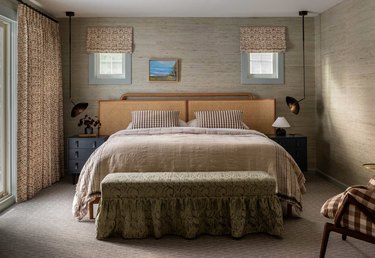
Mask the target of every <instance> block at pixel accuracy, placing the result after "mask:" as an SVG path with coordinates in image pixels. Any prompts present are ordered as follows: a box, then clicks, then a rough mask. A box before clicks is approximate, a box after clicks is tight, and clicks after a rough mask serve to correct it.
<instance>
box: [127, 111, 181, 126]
mask: <svg viewBox="0 0 375 258" xmlns="http://www.w3.org/2000/svg"><path fill="white" fill-rule="evenodd" d="M131 115H132V123H133V125H132V129H140V128H154V127H176V126H178V120H179V116H180V111H171V110H139V111H132V112H131Z"/></svg>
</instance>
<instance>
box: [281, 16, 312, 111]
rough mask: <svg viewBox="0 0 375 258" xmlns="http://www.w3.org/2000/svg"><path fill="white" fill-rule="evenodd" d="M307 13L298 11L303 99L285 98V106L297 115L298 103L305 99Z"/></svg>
mask: <svg viewBox="0 0 375 258" xmlns="http://www.w3.org/2000/svg"><path fill="white" fill-rule="evenodd" d="M308 13H309V12H308V11H300V12H299V16H302V56H303V58H302V59H303V98H302V99H300V100H298V101H297V100H296V99H295V98H293V97H289V96H287V97H286V99H285V100H286V104H287V105H288V108H289V109H290V111H292V113H294V114H296V115H298V113H299V102H300V101H302V100H304V99H305V96H306V85H305V84H306V78H305V77H306V76H305V16H306V15H307V14H308Z"/></svg>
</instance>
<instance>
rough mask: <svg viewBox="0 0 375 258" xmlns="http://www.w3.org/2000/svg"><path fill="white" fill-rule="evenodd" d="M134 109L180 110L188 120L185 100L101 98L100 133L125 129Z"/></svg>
mask: <svg viewBox="0 0 375 258" xmlns="http://www.w3.org/2000/svg"><path fill="white" fill-rule="evenodd" d="M134 110H175V111H180V119H182V120H184V121H186V120H187V110H186V101H185V100H163V101H157V100H100V101H99V119H100V122H101V124H102V126H101V127H100V135H111V134H113V133H115V132H117V131H119V130H121V129H125V128H126V127H127V126H128V125H129V123H130V122H131V111H134Z"/></svg>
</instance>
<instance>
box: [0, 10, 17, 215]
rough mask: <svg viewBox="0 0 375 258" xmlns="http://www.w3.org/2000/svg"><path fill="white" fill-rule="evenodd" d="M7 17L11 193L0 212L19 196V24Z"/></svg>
mask: <svg viewBox="0 0 375 258" xmlns="http://www.w3.org/2000/svg"><path fill="white" fill-rule="evenodd" d="M14 13H15V11H14ZM7 16H8V15H7ZM7 16H3V15H1V14H0V17H1V19H2V20H3V21H4V22H6V23H8V24H9V33H8V36H9V46H8V51H9V53H8V54H7V58H8V63H7V68H8V71H7V72H6V73H7V74H6V77H7V85H6V86H5V103H4V105H5V106H6V110H5V111H6V112H5V120H6V125H5V127H4V129H5V132H4V134H5V139H7V140H6V143H5V146H4V147H5V154H6V155H5V159H6V164H5V166H6V169H7V176H6V188H7V190H8V191H9V192H8V195H6V196H4V197H3V198H1V200H0V212H1V211H3V210H5V209H6V208H8V207H9V206H11V205H12V204H13V203H15V201H16V195H17V22H16V21H14V20H12V19H10V18H8V17H7ZM10 17H12V16H10Z"/></svg>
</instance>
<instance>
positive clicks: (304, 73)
mask: <svg viewBox="0 0 375 258" xmlns="http://www.w3.org/2000/svg"><path fill="white" fill-rule="evenodd" d="M302 65H303V98H302V99H301V100H304V99H305V97H306V71H305V70H306V67H305V66H306V65H305V14H302ZM301 100H299V101H301Z"/></svg>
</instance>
